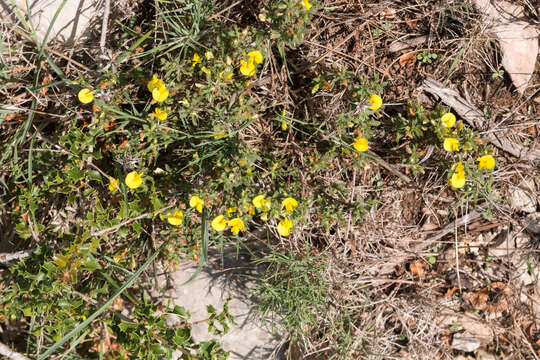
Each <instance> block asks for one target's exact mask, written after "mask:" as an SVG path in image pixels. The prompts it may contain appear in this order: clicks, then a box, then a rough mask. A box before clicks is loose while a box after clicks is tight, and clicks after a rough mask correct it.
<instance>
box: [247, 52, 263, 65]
mask: <svg viewBox="0 0 540 360" xmlns="http://www.w3.org/2000/svg"><path fill="white" fill-rule="evenodd" d="M248 57H249V58H250V59H253V61H255V63H256V64H260V63H262V61H263V56H262V54H261V52H260V51H259V50H253V51H250V52H248Z"/></svg>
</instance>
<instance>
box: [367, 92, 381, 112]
mask: <svg viewBox="0 0 540 360" xmlns="http://www.w3.org/2000/svg"><path fill="white" fill-rule="evenodd" d="M368 103H369V104H371V105H370V106H369V108H368V109H369V110H377V109H379V108H380V107H381V106H382V99H381V97H380V96H379V95H377V94H373V95H371V96H370V98H369V100H368Z"/></svg>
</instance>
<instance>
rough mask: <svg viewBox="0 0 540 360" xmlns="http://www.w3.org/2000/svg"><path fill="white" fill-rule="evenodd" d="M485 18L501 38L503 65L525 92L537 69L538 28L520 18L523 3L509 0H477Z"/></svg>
mask: <svg viewBox="0 0 540 360" xmlns="http://www.w3.org/2000/svg"><path fill="white" fill-rule="evenodd" d="M474 3H475V5H476V7H477V8H478V9H479V10H480V12H482V13H483V14H484V16H485V22H486V23H487V24H488V26H490V27H491V31H492V32H493V33H494V34H495V36H496V37H497V39H498V40H499V44H500V46H501V52H502V65H503V67H504V69H505V70H506V72H508V74H510V78H511V79H512V82H513V83H514V86H515V87H516V88H517V90H518V91H519V92H520V93H521V94H523V92H524V91H525V88H526V87H527V84H528V82H529V80H530V78H531V76H532V74H533V72H534V67H535V64H536V57H537V55H538V30H536V29H535V28H534V26H532V25H531V24H529V23H527V22H525V21H523V20H520V19H521V18H523V13H524V11H523V7H521V6H519V5H515V4H512V3H510V2H507V1H496V2H495V3H492V1H490V0H474Z"/></svg>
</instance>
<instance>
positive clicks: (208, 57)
mask: <svg viewBox="0 0 540 360" xmlns="http://www.w3.org/2000/svg"><path fill="white" fill-rule="evenodd" d="M204 57H205V58H206V60H212V59H213V58H214V54H213V53H212V52H211V51H210V50H208V51H206V52H205V53H204Z"/></svg>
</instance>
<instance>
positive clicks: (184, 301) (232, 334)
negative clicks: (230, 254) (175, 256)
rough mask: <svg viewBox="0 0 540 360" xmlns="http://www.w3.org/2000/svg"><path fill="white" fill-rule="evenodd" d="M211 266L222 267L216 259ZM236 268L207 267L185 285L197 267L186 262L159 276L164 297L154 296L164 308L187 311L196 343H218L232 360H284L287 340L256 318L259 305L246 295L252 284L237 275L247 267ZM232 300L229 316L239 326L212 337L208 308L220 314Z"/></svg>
mask: <svg viewBox="0 0 540 360" xmlns="http://www.w3.org/2000/svg"><path fill="white" fill-rule="evenodd" d="M212 263H220V260H219V259H217V258H216V259H214V261H212ZM227 265H229V266H227ZM236 265H237V266H236V267H235V266H234V262H231V261H230V259H229V263H228V264H227V263H226V267H228V268H227V269H218V268H216V267H213V266H205V267H204V268H203V270H202V271H201V272H200V273H199V274H198V275H197V277H196V278H195V279H194V280H193V281H191V282H190V283H188V284H186V285H183V284H184V283H186V282H187V281H188V280H189V279H190V278H191V276H192V275H193V274H194V273H195V272H196V269H197V264H196V263H194V262H192V261H187V262H184V263H182V264H179V265H178V267H177V269H176V270H174V271H170V272H166V273H162V274H160V275H159V276H157V281H158V287H161V288H165V289H166V290H165V292H164V293H161V294H158V293H155V292H153V293H152V296H153V297H159V298H160V299H161V302H162V303H163V304H164V305H166V304H167V303H168V302H169V301H170V302H172V303H173V304H174V305H179V306H183V307H184V308H186V310H188V312H189V313H190V315H191V318H190V319H189V323H190V324H192V327H191V334H192V336H193V339H194V340H195V342H196V343H199V342H202V341H207V340H211V339H216V340H218V341H219V342H220V344H221V345H222V347H223V349H224V350H226V351H230V353H231V355H230V357H229V359H231V360H240V359H250V360H257V359H261V360H262V359H283V355H282V354H280V352H281V348H282V345H283V343H284V341H285V340H284V336H283V335H281V334H278V333H273V332H272V330H271V329H272V324H271V323H269V322H265V321H263V320H262V319H261V317H260V315H259V314H257V311H256V307H257V304H256V302H255V301H254V300H253V299H250V298H249V297H248V296H247V295H246V293H247V289H249V288H250V287H252V286H253V284H252V283H250V282H249V281H248V280H247V279H245V278H243V277H241V276H239V275H238V274H235V272H238V271H236V270H237V269H239V268H241V267H242V266H243V265H244V264H242V263H241V261H238V262H237V263H236ZM240 272H241V271H240ZM229 297H230V298H231V300H230V301H229V305H228V306H229V314H230V315H232V316H233V317H234V321H235V322H236V324H237V325H233V326H231V328H230V330H229V332H228V333H227V334H225V335H223V336H218V335H214V334H211V333H209V332H208V322H207V321H206V320H207V319H208V318H209V314H208V312H207V309H206V307H207V305H212V306H214V307H215V308H216V309H217V312H218V313H220V312H221V311H222V310H223V305H224V304H225V302H226V301H227V299H228V298H229ZM172 321H174V320H172ZM274 331H277V329H274Z"/></svg>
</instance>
